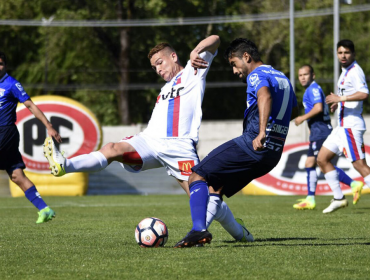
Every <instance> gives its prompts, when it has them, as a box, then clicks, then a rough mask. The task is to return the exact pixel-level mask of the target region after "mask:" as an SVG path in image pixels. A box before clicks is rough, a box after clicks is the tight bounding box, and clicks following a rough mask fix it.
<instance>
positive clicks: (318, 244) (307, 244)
mask: <svg viewBox="0 0 370 280" xmlns="http://www.w3.org/2000/svg"><path fill="white" fill-rule="evenodd" d="M318 239H320V238H266V239H256V240H255V241H254V242H251V243H243V244H241V243H239V242H236V241H221V242H223V243H229V244H235V245H234V246H233V247H252V246H258V247H267V246H286V247H297V246H353V245H365V246H370V242H350V243H330V242H329V243H300V244H281V243H270V242H282V241H292V240H300V241H304V240H318ZM353 239H363V238H351V240H353ZM326 240H332V241H338V240H347V239H346V238H337V239H326ZM256 243H257V244H256ZM258 243H260V244H258ZM263 243H265V244H263ZM214 245H215V244H214V243H213V247H217V248H222V247H227V245H216V246H214Z"/></svg>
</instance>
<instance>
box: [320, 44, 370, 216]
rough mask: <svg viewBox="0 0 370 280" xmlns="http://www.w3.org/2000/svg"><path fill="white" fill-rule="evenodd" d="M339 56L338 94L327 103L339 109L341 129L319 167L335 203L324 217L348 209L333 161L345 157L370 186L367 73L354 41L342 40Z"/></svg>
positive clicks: (356, 196) (356, 194)
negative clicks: (365, 113) (366, 135)
mask: <svg viewBox="0 0 370 280" xmlns="http://www.w3.org/2000/svg"><path fill="white" fill-rule="evenodd" d="M337 56H338V59H339V62H340V64H341V66H342V74H341V75H340V77H339V80H338V91H337V94H333V93H331V95H329V96H327V97H326V101H325V102H326V103H327V104H332V105H331V110H332V111H335V110H336V109H337V108H338V126H337V127H336V128H335V129H334V130H333V131H332V133H331V134H330V135H329V137H328V138H327V139H326V141H325V142H324V144H323V147H322V148H321V150H320V152H319V155H318V158H317V163H318V165H319V166H320V168H321V171H322V172H323V173H324V175H325V179H326V180H327V182H328V184H329V186H330V188H331V189H332V191H333V193H334V199H333V200H332V201H331V203H330V205H329V207H327V208H326V209H324V211H323V213H330V212H333V211H335V210H337V209H339V208H342V207H346V206H347V205H348V202H347V199H346V198H345V197H344V195H343V192H342V190H341V188H340V184H339V180H338V174H337V172H336V170H335V168H334V166H333V165H332V164H331V162H330V160H331V159H332V158H333V157H334V156H335V155H336V154H341V153H343V154H344V155H345V157H346V158H347V159H348V160H349V161H350V162H351V163H352V164H353V167H354V168H355V169H356V170H357V171H358V172H359V173H360V174H361V176H362V177H363V178H364V181H365V183H366V184H367V185H368V186H370V167H369V166H368V165H367V163H366V159H365V145H364V140H363V135H364V133H365V131H366V125H365V121H364V119H363V117H362V103H363V101H364V100H366V99H367V98H368V96H369V90H368V88H367V84H366V79H365V75H364V72H363V71H362V69H361V67H360V65H358V63H357V62H356V60H355V46H354V44H353V42H352V41H350V40H341V41H339V42H338V44H337ZM361 191H362V186H358V187H355V188H352V193H353V204H356V203H357V202H358V200H359V199H360V196H361Z"/></svg>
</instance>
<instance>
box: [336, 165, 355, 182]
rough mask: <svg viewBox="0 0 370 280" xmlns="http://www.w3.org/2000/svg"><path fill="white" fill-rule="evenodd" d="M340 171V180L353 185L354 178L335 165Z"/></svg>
mask: <svg viewBox="0 0 370 280" xmlns="http://www.w3.org/2000/svg"><path fill="white" fill-rule="evenodd" d="M334 167H335V169H336V170H337V172H338V177H339V181H340V182H342V183H344V184H346V185H347V186H351V183H352V182H353V180H352V179H351V178H350V177H349V176H348V175H347V174H346V173H344V171H343V170H342V169H340V168H338V167H336V166H334Z"/></svg>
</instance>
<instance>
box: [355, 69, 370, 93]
mask: <svg viewBox="0 0 370 280" xmlns="http://www.w3.org/2000/svg"><path fill="white" fill-rule="evenodd" d="M352 81H353V87H354V88H355V89H356V91H360V92H364V93H367V94H369V89H368V87H367V84H366V78H365V74H364V71H362V69H357V71H356V72H354V75H352Z"/></svg>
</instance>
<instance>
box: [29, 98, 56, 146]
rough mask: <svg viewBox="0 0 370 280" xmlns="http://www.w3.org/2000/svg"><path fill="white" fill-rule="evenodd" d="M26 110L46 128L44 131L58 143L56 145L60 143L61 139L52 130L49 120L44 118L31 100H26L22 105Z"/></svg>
mask: <svg viewBox="0 0 370 280" xmlns="http://www.w3.org/2000/svg"><path fill="white" fill-rule="evenodd" d="M23 104H24V105H25V106H26V107H27V108H28V110H30V112H31V113H32V114H33V115H34V116H35V117H36V118H37V119H39V120H40V121H41V122H42V123H43V124H44V125H45V127H46V129H47V130H48V135H50V136H52V137H54V139H55V140H56V141H57V142H58V143H61V142H62V138H61V137H60V135H59V133H58V131H56V130H55V129H54V128H53V125H52V124H51V122H49V120H48V119H47V118H46V117H45V115H44V113H43V112H42V111H41V110H40V109H39V107H37V106H36V104H35V103H33V102H32V100H31V99H28V100H26V101H25V102H24V103H23Z"/></svg>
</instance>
